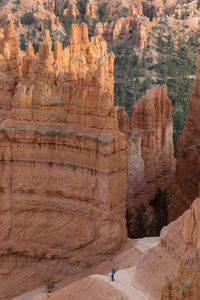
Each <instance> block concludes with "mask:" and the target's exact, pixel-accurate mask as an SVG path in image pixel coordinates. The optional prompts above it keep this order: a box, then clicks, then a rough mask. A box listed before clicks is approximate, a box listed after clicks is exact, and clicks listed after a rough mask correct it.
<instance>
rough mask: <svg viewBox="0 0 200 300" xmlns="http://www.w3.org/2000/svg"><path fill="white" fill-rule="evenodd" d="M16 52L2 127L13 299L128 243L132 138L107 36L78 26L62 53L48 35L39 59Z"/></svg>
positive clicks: (8, 282) (3, 229) (6, 291)
mask: <svg viewBox="0 0 200 300" xmlns="http://www.w3.org/2000/svg"><path fill="white" fill-rule="evenodd" d="M5 28H6V29H5V30H4V37H2V39H1V40H0V45H1V48H0V49H2V47H3V46H2V45H3V41H4V40H5V38H6V36H7V38H10V40H11V42H10V43H11V44H12V43H14V42H13V41H16V35H15V34H14V32H13V26H12V23H7V25H6V27H5ZM9 28H10V31H9ZM5 33H6V34H5ZM11 33H12V34H11ZM11 44H10V46H9V47H10V48H11V49H12V45H11ZM4 52H5V51H4ZM1 53H2V52H1ZM10 53H12V51H11V52H10ZM13 53H14V52H13ZM15 55H16V57H19V56H21V57H22V61H21V65H20V64H19V65H17V70H19V72H17V75H16V76H15V77H13V78H15V81H16V82H15V85H13V86H12V87H10V90H12V94H13V97H12V110H11V111H10V114H9V116H8V117H7V118H6V120H5V121H4V122H2V123H1V125H0V139H1V143H0V176H1V180H0V211H1V214H0V243H1V249H0V254H1V256H0V261H1V268H0V279H1V280H0V290H1V295H2V296H4V297H10V296H12V295H13V294H18V293H20V292H21V291H24V290H25V289H31V288H33V287H34V286H37V285H38V284H41V283H42V282H49V281H56V280H59V279H61V278H62V277H63V276H64V275H66V274H69V273H73V272H77V270H80V269H81V268H82V267H84V266H88V265H91V264H93V263H97V262H98V261H99V260H100V259H102V257H103V255H105V254H109V253H113V252H115V251H116V250H117V249H119V247H120V246H121V244H122V243H123V242H124V241H125V239H126V222H125V206H126V202H125V197H126V182H127V174H126V173H127V171H126V170H127V141H126V136H125V134H123V133H122V132H120V131H119V129H118V118H117V109H116V108H115V107H114V103H113V94H114V93H113V88H114V78H113V61H114V55H113V54H112V53H109V54H108V53H107V46H106V43H105V41H103V40H102V39H98V38H91V41H89V40H88V29H87V25H86V24H82V25H80V26H78V25H72V29H71V37H70V41H69V46H68V47H67V48H65V49H64V50H63V49H62V46H61V44H60V43H59V42H56V43H55V44H54V50H53V51H52V42H51V40H50V38H49V33H48V32H46V33H45V35H44V41H43V43H41V44H40V46H39V53H38V54H37V55H35V54H34V51H33V48H32V45H31V44H29V45H28V47H27V51H26V53H24V54H21V53H20V51H19V49H18V48H17V44H15V53H14V54H13V56H15ZM10 58H12V55H11V56H10ZM17 61H18V60H17ZM6 72H7V69H6V68H5V69H4V70H3V69H2V68H1V74H3V75H2V76H4V75H5V76H7V73H6ZM19 74H20V75H19ZM11 75H12V74H9V76H11ZM12 76H13V75H12ZM8 94H9V93H8ZM9 97H10V96H9ZM0 98H1V100H2V96H1V97H0ZM5 272H6V274H7V275H6V276H5ZM21 282H24V284H21ZM10 286H12V289H10V288H9V287H10Z"/></svg>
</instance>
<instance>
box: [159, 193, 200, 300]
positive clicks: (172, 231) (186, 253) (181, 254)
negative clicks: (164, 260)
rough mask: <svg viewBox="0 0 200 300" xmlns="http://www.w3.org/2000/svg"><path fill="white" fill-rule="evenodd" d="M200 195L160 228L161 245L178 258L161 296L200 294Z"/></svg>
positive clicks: (192, 296)
mask: <svg viewBox="0 0 200 300" xmlns="http://www.w3.org/2000/svg"><path fill="white" fill-rule="evenodd" d="M199 208H200V198H197V199H196V200H195V201H194V202H193V204H192V205H191V207H190V208H189V209H188V210H187V211H186V212H185V213H184V214H183V215H182V216H181V217H179V219H178V220H176V221H174V222H172V223H170V225H168V226H167V227H166V228H164V229H163V230H162V234H161V238H162V245H163V247H164V248H165V249H167V251H168V252H170V253H171V255H173V256H174V257H176V259H177V261H179V262H181V264H180V266H179V269H178V272H177V274H176V276H175V278H174V279H173V280H168V278H166V279H165V281H164V282H163V286H162V291H161V300H173V299H190V300H196V299H199V298H200V291H199V280H200V261H199V254H200V239H199V233H200V226H199V216H200V209H199Z"/></svg>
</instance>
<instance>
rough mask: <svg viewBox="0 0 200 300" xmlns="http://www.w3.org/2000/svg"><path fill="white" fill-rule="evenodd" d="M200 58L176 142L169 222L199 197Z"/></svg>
mask: <svg viewBox="0 0 200 300" xmlns="http://www.w3.org/2000/svg"><path fill="white" fill-rule="evenodd" d="M199 85H200V58H198V61H197V73H196V80H195V82H194V85H193V90H192V96H191V98H190V100H189V105H188V116H187V120H186V124H185V126H184V129H183V132H182V134H181V136H180V137H179V140H178V145H177V148H178V158H177V168H176V182H177V184H176V186H175V188H174V191H173V195H172V200H171V210H170V220H172V219H175V218H176V217H177V216H179V215H180V214H181V213H183V212H184V211H185V210H186V209H187V208H188V207H189V206H190V204H191V203H192V202H193V200H194V199H195V198H196V197H198V196H199V182H200V158H199V143H200V105H199V103H200V102H199V100H200V90H199Z"/></svg>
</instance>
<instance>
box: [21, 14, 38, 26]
mask: <svg viewBox="0 0 200 300" xmlns="http://www.w3.org/2000/svg"><path fill="white" fill-rule="evenodd" d="M34 21H35V18H34V15H33V13H32V12H28V13H25V14H24V15H23V16H22V17H21V23H22V24H23V25H31V24H33V22H34Z"/></svg>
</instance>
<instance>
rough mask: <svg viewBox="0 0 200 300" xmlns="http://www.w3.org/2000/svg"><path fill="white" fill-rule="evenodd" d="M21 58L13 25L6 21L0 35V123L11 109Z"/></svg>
mask: <svg viewBox="0 0 200 300" xmlns="http://www.w3.org/2000/svg"><path fill="white" fill-rule="evenodd" d="M20 64H21V56H20V50H19V43H18V38H17V34H16V32H15V30H14V27H13V23H12V22H11V21H7V22H6V24H5V27H4V30H3V31H2V32H1V34H0V123H1V122H2V121H3V120H5V119H6V118H7V116H8V112H9V110H10V109H11V103H12V97H13V94H14V89H15V85H16V83H17V81H18V79H19V75H20Z"/></svg>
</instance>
